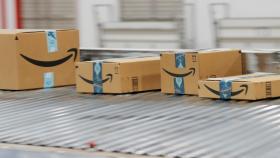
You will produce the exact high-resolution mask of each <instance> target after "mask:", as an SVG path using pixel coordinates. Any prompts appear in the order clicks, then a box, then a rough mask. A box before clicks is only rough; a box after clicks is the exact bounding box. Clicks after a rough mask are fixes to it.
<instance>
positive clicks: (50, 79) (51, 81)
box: [44, 72, 54, 88]
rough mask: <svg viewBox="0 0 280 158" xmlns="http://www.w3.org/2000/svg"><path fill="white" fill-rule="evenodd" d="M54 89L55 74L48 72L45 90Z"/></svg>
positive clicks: (45, 74)
mask: <svg viewBox="0 0 280 158" xmlns="http://www.w3.org/2000/svg"><path fill="white" fill-rule="evenodd" d="M51 87H54V73H53V72H46V73H44V88H51Z"/></svg>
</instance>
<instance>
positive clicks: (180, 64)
mask: <svg viewBox="0 0 280 158" xmlns="http://www.w3.org/2000/svg"><path fill="white" fill-rule="evenodd" d="M175 64H176V68H185V67H186V61H185V53H176V54H175Z"/></svg>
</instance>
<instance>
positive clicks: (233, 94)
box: [204, 84, 248, 96]
mask: <svg viewBox="0 0 280 158" xmlns="http://www.w3.org/2000/svg"><path fill="white" fill-rule="evenodd" d="M204 86H205V87H206V88H207V89H208V90H209V91H210V92H212V93H214V94H216V95H218V96H220V95H221V92H219V91H216V90H214V89H212V88H210V87H209V86H207V85H206V84H204ZM240 88H242V89H241V90H238V91H235V92H231V96H236V95H238V94H240V93H242V92H244V91H245V95H246V94H247V92H248V85H246V84H243V85H241V86H240Z"/></svg>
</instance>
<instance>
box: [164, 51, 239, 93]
mask: <svg viewBox="0 0 280 158" xmlns="http://www.w3.org/2000/svg"><path fill="white" fill-rule="evenodd" d="M242 73H243V67H242V56H241V52H240V50H235V49H216V50H200V51H195V50H193V51H180V52H164V53H162V54H161V91H162V93H167V94H190V95H197V94H198V81H199V80H201V79H207V78H209V77H224V76H233V75H242Z"/></svg>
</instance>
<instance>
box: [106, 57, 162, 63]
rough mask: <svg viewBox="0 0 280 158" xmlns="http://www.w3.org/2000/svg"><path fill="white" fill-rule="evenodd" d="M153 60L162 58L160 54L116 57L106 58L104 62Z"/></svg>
mask: <svg viewBox="0 0 280 158" xmlns="http://www.w3.org/2000/svg"><path fill="white" fill-rule="evenodd" d="M151 60H160V57H159V56H155V57H132V58H114V59H105V60H103V62H104V63H130V62H142V61H151Z"/></svg>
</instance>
